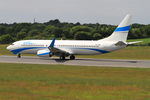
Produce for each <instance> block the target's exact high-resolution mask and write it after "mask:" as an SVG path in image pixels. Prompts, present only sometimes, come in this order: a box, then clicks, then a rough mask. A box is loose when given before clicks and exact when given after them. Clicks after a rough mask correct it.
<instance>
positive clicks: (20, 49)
mask: <svg viewBox="0 0 150 100" xmlns="http://www.w3.org/2000/svg"><path fill="white" fill-rule="evenodd" d="M38 48H45V47H28V48H19V49H15V50H11V52H12V53H13V54H18V53H20V52H21V51H24V50H30V49H38Z"/></svg>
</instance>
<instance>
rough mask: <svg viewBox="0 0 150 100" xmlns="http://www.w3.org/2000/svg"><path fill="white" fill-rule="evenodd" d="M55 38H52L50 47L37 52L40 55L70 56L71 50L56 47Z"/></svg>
mask: <svg viewBox="0 0 150 100" xmlns="http://www.w3.org/2000/svg"><path fill="white" fill-rule="evenodd" d="M54 45H55V39H53V40H52V42H51V44H50V45H49V47H48V48H46V49H43V50H39V51H38V52H37V55H38V56H44V57H45V56H49V57H51V56H53V55H55V56H69V55H70V54H71V52H69V50H68V49H60V48H56V47H55V46H54Z"/></svg>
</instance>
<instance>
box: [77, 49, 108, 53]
mask: <svg viewBox="0 0 150 100" xmlns="http://www.w3.org/2000/svg"><path fill="white" fill-rule="evenodd" d="M77 49H83V50H84V49H85V50H93V51H97V52H100V53H109V51H106V50H100V49H94V48H77Z"/></svg>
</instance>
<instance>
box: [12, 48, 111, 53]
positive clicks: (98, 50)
mask: <svg viewBox="0 0 150 100" xmlns="http://www.w3.org/2000/svg"><path fill="white" fill-rule="evenodd" d="M38 48H47V47H28V48H19V49H15V50H11V52H12V53H13V54H18V53H20V52H22V51H24V50H30V49H38ZM71 49H83V50H93V51H97V52H100V53H109V51H106V50H100V49H95V48H71ZM46 54H47V53H43V54H40V55H46Z"/></svg>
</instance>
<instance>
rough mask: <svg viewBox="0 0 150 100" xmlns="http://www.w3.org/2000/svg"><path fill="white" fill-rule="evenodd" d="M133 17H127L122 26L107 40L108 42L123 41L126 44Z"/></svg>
mask: <svg viewBox="0 0 150 100" xmlns="http://www.w3.org/2000/svg"><path fill="white" fill-rule="evenodd" d="M130 22H131V15H127V16H126V17H125V18H124V19H123V21H122V22H121V23H120V25H119V26H118V27H117V28H116V29H115V31H114V32H113V33H112V35H111V36H109V37H108V38H105V39H104V40H106V41H123V42H126V40H127V36H128V32H129V30H130Z"/></svg>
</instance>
